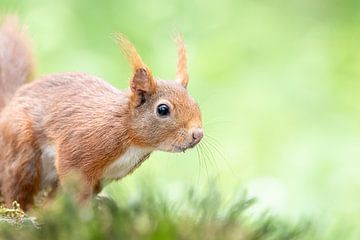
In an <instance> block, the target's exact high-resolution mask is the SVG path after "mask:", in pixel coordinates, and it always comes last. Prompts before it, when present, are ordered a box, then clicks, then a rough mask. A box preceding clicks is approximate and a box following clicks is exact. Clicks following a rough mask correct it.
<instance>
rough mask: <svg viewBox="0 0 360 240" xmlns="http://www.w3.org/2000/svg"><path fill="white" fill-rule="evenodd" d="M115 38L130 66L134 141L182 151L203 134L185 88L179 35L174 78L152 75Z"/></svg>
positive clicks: (195, 107)
mask: <svg viewBox="0 0 360 240" xmlns="http://www.w3.org/2000/svg"><path fill="white" fill-rule="evenodd" d="M117 40H118V42H119V45H120V47H121V50H122V52H123V53H124V55H125V56H126V57H127V59H128V60H129V62H130V64H131V65H132V68H133V76H132V78H131V80H130V101H129V113H130V119H129V122H130V123H129V124H130V126H129V131H130V135H131V138H132V142H133V143H134V144H136V145H139V146H143V147H149V148H153V149H155V150H162V151H168V152H180V151H185V150H186V149H188V148H191V147H194V146H195V145H196V144H198V143H199V142H200V140H201V139H202V137H203V129H202V122H201V112H200V109H199V106H198V105H197V103H196V102H195V100H194V99H193V98H192V97H191V96H190V95H189V93H188V91H187V90H186V88H187V85H188V81H189V78H188V73H187V69H186V51H185V45H184V42H183V40H182V38H181V36H180V35H178V36H177V37H176V43H177V46H178V66H177V74H176V81H163V80H160V79H155V78H154V77H153V75H152V72H151V70H150V69H149V68H148V67H147V66H146V65H145V64H144V63H143V61H142V59H141V57H140V56H139V54H138V53H137V51H136V49H135V47H134V46H133V45H132V44H131V43H130V42H129V41H128V40H127V39H126V38H125V37H124V36H123V35H121V34H118V35H117Z"/></svg>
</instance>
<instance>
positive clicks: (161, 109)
mask: <svg viewBox="0 0 360 240" xmlns="http://www.w3.org/2000/svg"><path fill="white" fill-rule="evenodd" d="M157 113H158V114H159V116H160V117H166V116H168V115H169V114H170V108H169V106H168V105H166V104H160V105H159V106H157Z"/></svg>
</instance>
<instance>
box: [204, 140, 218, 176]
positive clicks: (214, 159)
mask: <svg viewBox="0 0 360 240" xmlns="http://www.w3.org/2000/svg"><path fill="white" fill-rule="evenodd" d="M203 145H204V147H205V148H206V149H207V151H208V153H209V155H210V159H211V162H212V164H213V166H215V168H216V169H219V168H218V165H217V162H216V158H215V156H214V154H213V152H212V151H211V148H210V146H211V145H210V146H209V144H208V143H207V142H206V141H204V144H203Z"/></svg>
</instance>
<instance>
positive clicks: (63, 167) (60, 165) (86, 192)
mask: <svg viewBox="0 0 360 240" xmlns="http://www.w3.org/2000/svg"><path fill="white" fill-rule="evenodd" d="M76 162H80V161H76ZM70 163H75V160H74V159H71V158H69V157H66V154H62V153H61V152H60V153H59V154H58V158H57V159H56V170H57V174H58V177H59V183H60V186H66V187H65V188H63V189H72V190H73V192H74V193H76V195H77V196H76V199H77V200H78V201H80V202H88V201H89V200H90V199H91V198H92V197H93V196H94V195H96V194H98V193H99V192H100V191H101V184H100V179H98V178H96V177H94V176H92V175H89V174H86V173H84V172H82V169H81V168H80V167H75V166H71V164H70ZM73 192H70V193H73Z"/></svg>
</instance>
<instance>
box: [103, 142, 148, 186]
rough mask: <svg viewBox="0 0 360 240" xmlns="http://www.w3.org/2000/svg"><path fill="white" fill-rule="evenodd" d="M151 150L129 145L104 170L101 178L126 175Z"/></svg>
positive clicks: (115, 177) (117, 177)
mask: <svg viewBox="0 0 360 240" xmlns="http://www.w3.org/2000/svg"><path fill="white" fill-rule="evenodd" d="M151 151H152V150H151V149H149V148H139V147H133V146H132V147H129V148H128V149H127V150H126V152H125V153H123V154H122V155H121V156H120V157H119V158H118V159H117V160H115V162H113V163H112V164H111V165H110V166H109V167H108V168H107V169H106V170H105V172H104V175H103V178H104V179H109V180H110V179H119V178H122V177H124V176H126V175H127V174H128V173H129V172H130V171H131V170H132V169H133V168H134V167H135V166H136V165H137V164H138V163H139V162H140V161H142V160H143V159H144V157H145V156H146V155H148V154H150V153H151Z"/></svg>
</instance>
